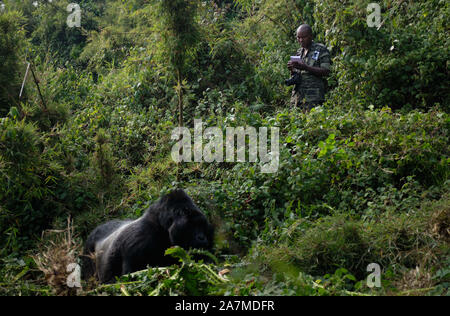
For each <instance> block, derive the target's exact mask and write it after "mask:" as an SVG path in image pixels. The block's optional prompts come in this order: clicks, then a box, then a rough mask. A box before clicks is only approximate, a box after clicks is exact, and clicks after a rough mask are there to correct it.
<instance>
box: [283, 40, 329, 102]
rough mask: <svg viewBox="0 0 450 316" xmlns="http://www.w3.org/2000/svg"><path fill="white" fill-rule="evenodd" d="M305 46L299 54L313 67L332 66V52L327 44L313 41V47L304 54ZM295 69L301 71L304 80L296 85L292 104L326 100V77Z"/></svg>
mask: <svg viewBox="0 0 450 316" xmlns="http://www.w3.org/2000/svg"><path fill="white" fill-rule="evenodd" d="M304 50H305V49H304V48H300V49H299V50H298V52H297V56H301V57H302V60H303V62H304V63H306V64H307V65H308V66H312V67H320V68H326V69H330V68H331V56H330V52H329V51H328V49H327V48H326V46H325V45H322V44H319V43H315V42H313V43H312V44H311V47H310V49H309V51H308V53H307V54H306V56H303V55H304ZM294 71H296V72H300V73H301V75H302V82H301V84H300V85H296V86H295V87H294V90H293V91H292V98H291V105H293V106H298V105H300V104H301V103H303V102H305V103H307V104H308V103H323V101H325V92H326V78H323V77H318V76H315V75H313V74H311V73H310V72H308V71H306V70H298V69H295V70H294Z"/></svg>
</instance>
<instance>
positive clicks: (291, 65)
mask: <svg viewBox="0 0 450 316" xmlns="http://www.w3.org/2000/svg"><path fill="white" fill-rule="evenodd" d="M288 69H289V70H290V71H293V70H294V69H299V70H305V69H306V64H305V63H304V62H302V61H301V62H298V61H292V60H290V61H289V62H288Z"/></svg>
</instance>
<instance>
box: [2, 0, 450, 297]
mask: <svg viewBox="0 0 450 316" xmlns="http://www.w3.org/2000/svg"><path fill="white" fill-rule="evenodd" d="M2 2H3V4H4V7H3V8H4V9H3V10H1V8H0V10H1V11H0V33H1V36H0V61H1V63H0V87H1V88H0V244H1V245H2V248H1V250H0V260H1V264H0V267H1V268H0V294H1V295H18V294H22V295H24V294H25V295H54V294H60V295H64V294H65V295H67V294H79V295H98V294H102V293H108V294H111V295H139V294H144V295H149V294H150V295H174V294H180V295H386V294H387V295H418V294H420V295H445V294H448V288H449V283H450V247H449V242H450V231H449V227H450V195H449V190H448V187H449V179H448V176H449V171H450V168H449V164H450V157H449V140H448V137H449V135H448V133H449V123H450V120H449V116H448V113H449V86H448V79H447V78H448V73H449V69H448V67H449V57H450V56H449V54H450V48H449V47H450V45H449V44H450V43H449V41H450V38H449V36H448V32H449V29H448V25H447V21H448V20H449V13H450V4H449V2H448V1H444V0H426V1H414V2H413V1H402V0H398V1H397V0H380V1H377V2H378V3H379V4H380V6H381V8H382V25H381V26H380V27H379V28H370V27H368V26H367V22H366V17H367V14H368V12H367V10H366V8H367V5H368V3H369V2H373V1H364V0H353V1H351V0H343V1H334V0H258V1H256V0H235V1H232V0H206V1H200V0H183V1H182V0H174V1H165V0H149V1H144V0H131V1H119V0H114V1H113V0H109V1H103V0H102V1H93V0H80V1H77V3H79V5H80V8H81V10H82V16H81V17H82V25H81V27H80V28H77V27H74V28H69V27H68V26H67V24H66V20H67V16H68V14H70V13H68V12H67V10H66V8H67V5H68V4H69V3H70V2H72V1H67V0H60V1H53V2H49V1H44V0H42V1H12V0H3V1H2ZM33 2H36V5H33ZM169 2H170V3H169ZM302 23H308V24H310V25H311V26H312V27H313V29H314V31H315V35H316V40H317V41H318V42H321V43H324V44H326V45H327V46H328V47H329V49H330V51H331V53H332V56H333V71H332V74H331V76H330V77H329V78H328V83H329V92H328V94H327V96H328V100H327V102H326V103H325V104H324V105H323V106H322V107H318V108H316V109H314V110H313V111H312V112H311V113H309V114H304V113H302V112H301V111H300V110H298V109H291V108H289V96H290V90H289V88H287V87H285V86H284V85H283V80H284V79H287V78H288V77H289V73H288V70H287V67H286V64H287V61H288V58H289V56H290V55H292V54H293V53H294V52H295V51H296V50H297V49H298V43H296V41H295V36H294V31H295V29H296V28H297V26H298V25H300V24H302ZM28 62H31V66H32V68H33V70H34V72H35V74H36V76H37V79H38V82H39V87H40V90H41V91H40V92H39V91H38V89H37V85H36V84H35V82H34V80H33V77H32V76H31V75H29V76H28V79H27V82H26V85H25V89H24V92H23V96H22V98H21V99H19V97H18V96H19V91H20V88H21V83H22V80H23V77H24V74H25V71H26V69H27V63H28ZM40 93H42V98H41V97H40ZM180 111H182V112H181V113H182V115H180ZM194 119H202V121H203V122H204V123H205V124H206V125H207V126H208V127H213V126H216V127H219V128H220V129H222V130H224V131H225V129H226V127H237V126H253V127H257V128H258V127H262V126H265V127H278V128H280V166H279V170H278V172H276V173H272V174H264V173H261V172H260V166H259V165H258V164H252V163H183V164H179V165H177V164H176V163H175V162H174V161H173V160H172V157H171V149H172V146H173V144H174V141H172V140H171V132H172V130H173V129H174V128H175V127H176V126H178V124H181V123H182V124H184V125H185V126H188V127H189V128H192V129H193V123H194ZM177 186H179V187H183V188H185V189H186V190H187V191H188V193H189V194H190V195H191V196H192V197H193V199H194V200H195V201H196V203H197V204H198V205H199V206H200V207H201V209H202V210H203V211H204V212H205V213H206V214H207V215H208V217H209V218H210V219H211V220H212V222H213V223H214V224H215V226H216V240H215V248H214V250H213V253H212V254H209V256H210V257H211V258H212V262H213V263H212V264H206V263H203V262H200V263H199V262H195V261H193V259H192V257H193V256H192V254H191V253H186V252H185V251H184V250H183V249H180V248H173V249H170V250H169V251H168V255H172V256H175V257H177V258H180V261H181V264H180V265H179V266H174V267H168V268H150V269H149V270H146V271H143V272H140V273H135V274H133V275H130V276H124V277H123V278H121V279H120V280H119V281H118V284H117V285H112V286H97V285H95V284H83V290H79V291H78V292H74V290H73V289H70V288H68V287H67V285H66V280H67V271H66V267H67V265H68V264H70V263H73V262H75V263H76V262H78V261H77V260H78V256H79V255H80V250H81V247H82V243H83V240H85V238H86V236H87V235H88V234H89V232H90V231H91V230H92V229H93V228H94V227H96V226H97V225H98V224H99V223H102V222H104V221H106V220H108V219H112V218H137V217H138V216H140V215H141V214H142V213H143V212H144V211H145V209H146V208H147V207H148V205H149V203H152V202H154V201H156V200H157V199H158V198H159V197H160V196H161V194H163V193H164V192H167V191H168V190H170V189H172V188H174V187H177ZM371 263H377V264H379V265H380V266H381V267H382V277H381V280H382V287H381V288H369V287H368V286H367V283H366V279H367V276H368V275H369V272H367V266H368V265H369V264H371ZM219 271H220V272H221V273H220V274H219V273H218V272H219Z"/></svg>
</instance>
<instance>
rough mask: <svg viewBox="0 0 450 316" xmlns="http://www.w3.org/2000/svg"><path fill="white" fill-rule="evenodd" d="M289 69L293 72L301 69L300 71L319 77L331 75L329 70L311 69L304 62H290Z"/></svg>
mask: <svg viewBox="0 0 450 316" xmlns="http://www.w3.org/2000/svg"><path fill="white" fill-rule="evenodd" d="M288 69H289V70H290V71H291V72H293V71H294V69H300V70H306V71H308V72H310V73H312V74H313V75H316V76H319V77H326V76H328V75H329V74H330V70H329V69H325V68H320V67H310V66H308V65H307V64H305V63H304V62H303V61H302V62H298V61H289V62H288Z"/></svg>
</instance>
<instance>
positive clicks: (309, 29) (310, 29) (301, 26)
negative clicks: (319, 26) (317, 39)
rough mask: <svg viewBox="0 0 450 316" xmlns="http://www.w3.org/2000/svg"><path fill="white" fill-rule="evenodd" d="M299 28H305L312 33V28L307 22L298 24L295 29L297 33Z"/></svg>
mask: <svg viewBox="0 0 450 316" xmlns="http://www.w3.org/2000/svg"><path fill="white" fill-rule="evenodd" d="M300 29H306V31H307V32H308V33H309V34H311V35H313V31H312V28H311V26H309V25H308V24H302V25H300V26H299V27H298V29H297V33H298V32H299V31H300Z"/></svg>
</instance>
